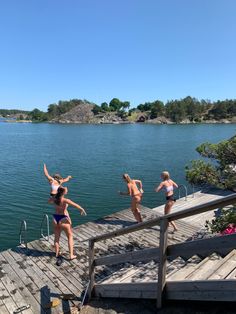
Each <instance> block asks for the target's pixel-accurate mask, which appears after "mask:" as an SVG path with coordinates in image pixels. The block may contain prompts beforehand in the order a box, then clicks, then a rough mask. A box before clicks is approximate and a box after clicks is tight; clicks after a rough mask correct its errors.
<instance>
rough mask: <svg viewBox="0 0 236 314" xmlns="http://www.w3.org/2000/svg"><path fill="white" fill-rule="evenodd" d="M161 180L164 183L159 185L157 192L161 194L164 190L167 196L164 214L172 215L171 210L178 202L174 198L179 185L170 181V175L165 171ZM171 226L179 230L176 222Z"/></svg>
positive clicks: (172, 222)
mask: <svg viewBox="0 0 236 314" xmlns="http://www.w3.org/2000/svg"><path fill="white" fill-rule="evenodd" d="M161 178H162V180H163V181H162V182H161V183H160V184H159V186H158V187H157V188H156V189H155V191H156V192H159V191H160V190H164V192H165V195H166V205H165V208H164V213H165V215H167V214H169V213H170V211H171V208H172V206H173V205H174V202H175V201H176V199H175V198H174V188H178V185H177V184H176V183H175V182H174V181H173V180H171V179H170V174H169V172H167V171H163V172H162V173H161ZM170 225H172V226H173V228H174V231H177V230H178V228H177V227H176V224H175V223H174V221H171V222H170Z"/></svg>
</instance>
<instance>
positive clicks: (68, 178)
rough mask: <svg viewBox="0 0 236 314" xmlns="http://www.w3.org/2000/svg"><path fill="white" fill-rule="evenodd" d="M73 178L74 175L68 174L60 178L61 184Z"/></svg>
mask: <svg viewBox="0 0 236 314" xmlns="http://www.w3.org/2000/svg"><path fill="white" fill-rule="evenodd" d="M70 179H72V176H67V177H66V178H65V179H62V180H60V181H61V184H62V183H65V182H68V181H70Z"/></svg>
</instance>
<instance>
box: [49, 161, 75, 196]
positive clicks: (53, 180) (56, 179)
mask: <svg viewBox="0 0 236 314" xmlns="http://www.w3.org/2000/svg"><path fill="white" fill-rule="evenodd" d="M43 172H44V175H45V177H46V178H47V179H48V182H49V184H50V186H51V193H50V196H51V197H54V196H55V195H56V194H57V190H58V188H59V186H61V185H62V184H63V183H65V182H68V181H69V180H70V179H72V176H67V177H66V178H65V179H63V178H62V177H61V176H60V175H59V174H54V175H53V176H50V174H49V173H48V170H47V166H46V164H44V165H43Z"/></svg>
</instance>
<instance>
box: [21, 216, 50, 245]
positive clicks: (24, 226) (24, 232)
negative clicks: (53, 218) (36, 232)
mask: <svg viewBox="0 0 236 314" xmlns="http://www.w3.org/2000/svg"><path fill="white" fill-rule="evenodd" d="M44 222H46V228H47V235H44V233H43V224H44ZM27 230H28V229H27V222H26V220H22V221H21V225H20V232H19V238H20V241H19V242H20V245H22V244H24V245H25V247H26V248H27ZM40 236H41V238H43V239H44V240H46V241H49V219H48V215H47V214H45V215H44V216H43V219H42V222H41V225H40Z"/></svg>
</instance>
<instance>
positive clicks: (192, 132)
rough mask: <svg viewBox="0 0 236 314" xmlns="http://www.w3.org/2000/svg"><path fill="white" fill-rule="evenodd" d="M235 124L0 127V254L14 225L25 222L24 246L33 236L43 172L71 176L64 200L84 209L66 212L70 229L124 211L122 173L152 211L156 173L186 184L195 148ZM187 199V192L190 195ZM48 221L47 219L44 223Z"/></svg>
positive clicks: (43, 199)
mask: <svg viewBox="0 0 236 314" xmlns="http://www.w3.org/2000/svg"><path fill="white" fill-rule="evenodd" d="M235 130H236V125H226V124H225V125H137V124H135V125H133V124H132V125H56V124H54V125H51V124H14V123H12V124H11V123H0V143H1V154H0V164H1V168H0V178H1V181H2V182H1V189H0V221H1V228H0V250H3V249H5V248H9V247H12V246H15V245H17V244H18V241H19V236H18V233H19V227H20V221H21V220H22V219H26V220H27V224H28V229H29V240H32V239H35V238H38V237H39V228H40V223H41V220H42V217H43V214H45V213H47V214H50V215H51V214H52V213H53V207H52V205H48V204H47V199H48V196H49V190H50V188H49V185H48V182H47V180H46V178H45V177H44V175H43V163H44V162H45V163H46V164H47V166H48V170H49V173H51V174H53V173H55V172H59V173H61V175H62V176H67V175H72V176H73V179H72V180H71V181H70V182H69V183H68V184H67V186H68V188H69V195H68V197H69V198H71V199H72V200H74V201H75V202H78V203H79V204H81V205H82V206H83V207H84V208H86V210H87V213H88V215H87V216H86V217H81V216H80V215H79V212H78V211H77V210H76V209H74V208H71V209H70V213H71V217H72V219H73V225H77V224H80V223H84V222H86V221H88V220H94V219H95V218H98V217H101V216H104V215H106V214H110V213H113V212H115V211H117V210H120V209H124V208H127V207H128V206H129V201H130V200H129V198H128V197H121V196H119V195H118V194H117V191H118V190H123V191H124V190H126V188H125V184H124V183H123V181H122V178H121V176H122V173H124V172H128V173H129V174H130V176H131V177H133V178H140V179H141V180H142V181H143V185H144V190H145V197H144V199H143V205H146V206H148V207H155V206H158V205H160V204H162V203H163V202H164V195H162V194H160V193H159V194H157V193H155V192H154V187H155V185H156V184H157V183H158V182H159V181H160V172H161V171H162V170H165V169H167V170H169V171H170V173H171V175H172V178H173V179H174V180H175V181H177V182H178V183H179V184H186V181H185V172H184V167H185V165H186V164H188V163H189V161H190V160H192V159H195V158H198V154H197V153H196V152H195V148H196V147H197V146H198V145H199V144H200V143H202V142H205V141H209V142H214V143H216V142H218V141H220V140H223V139H227V138H229V137H231V136H232V135H234V134H235ZM190 192H191V191H190ZM50 217H51V216H50Z"/></svg>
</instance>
